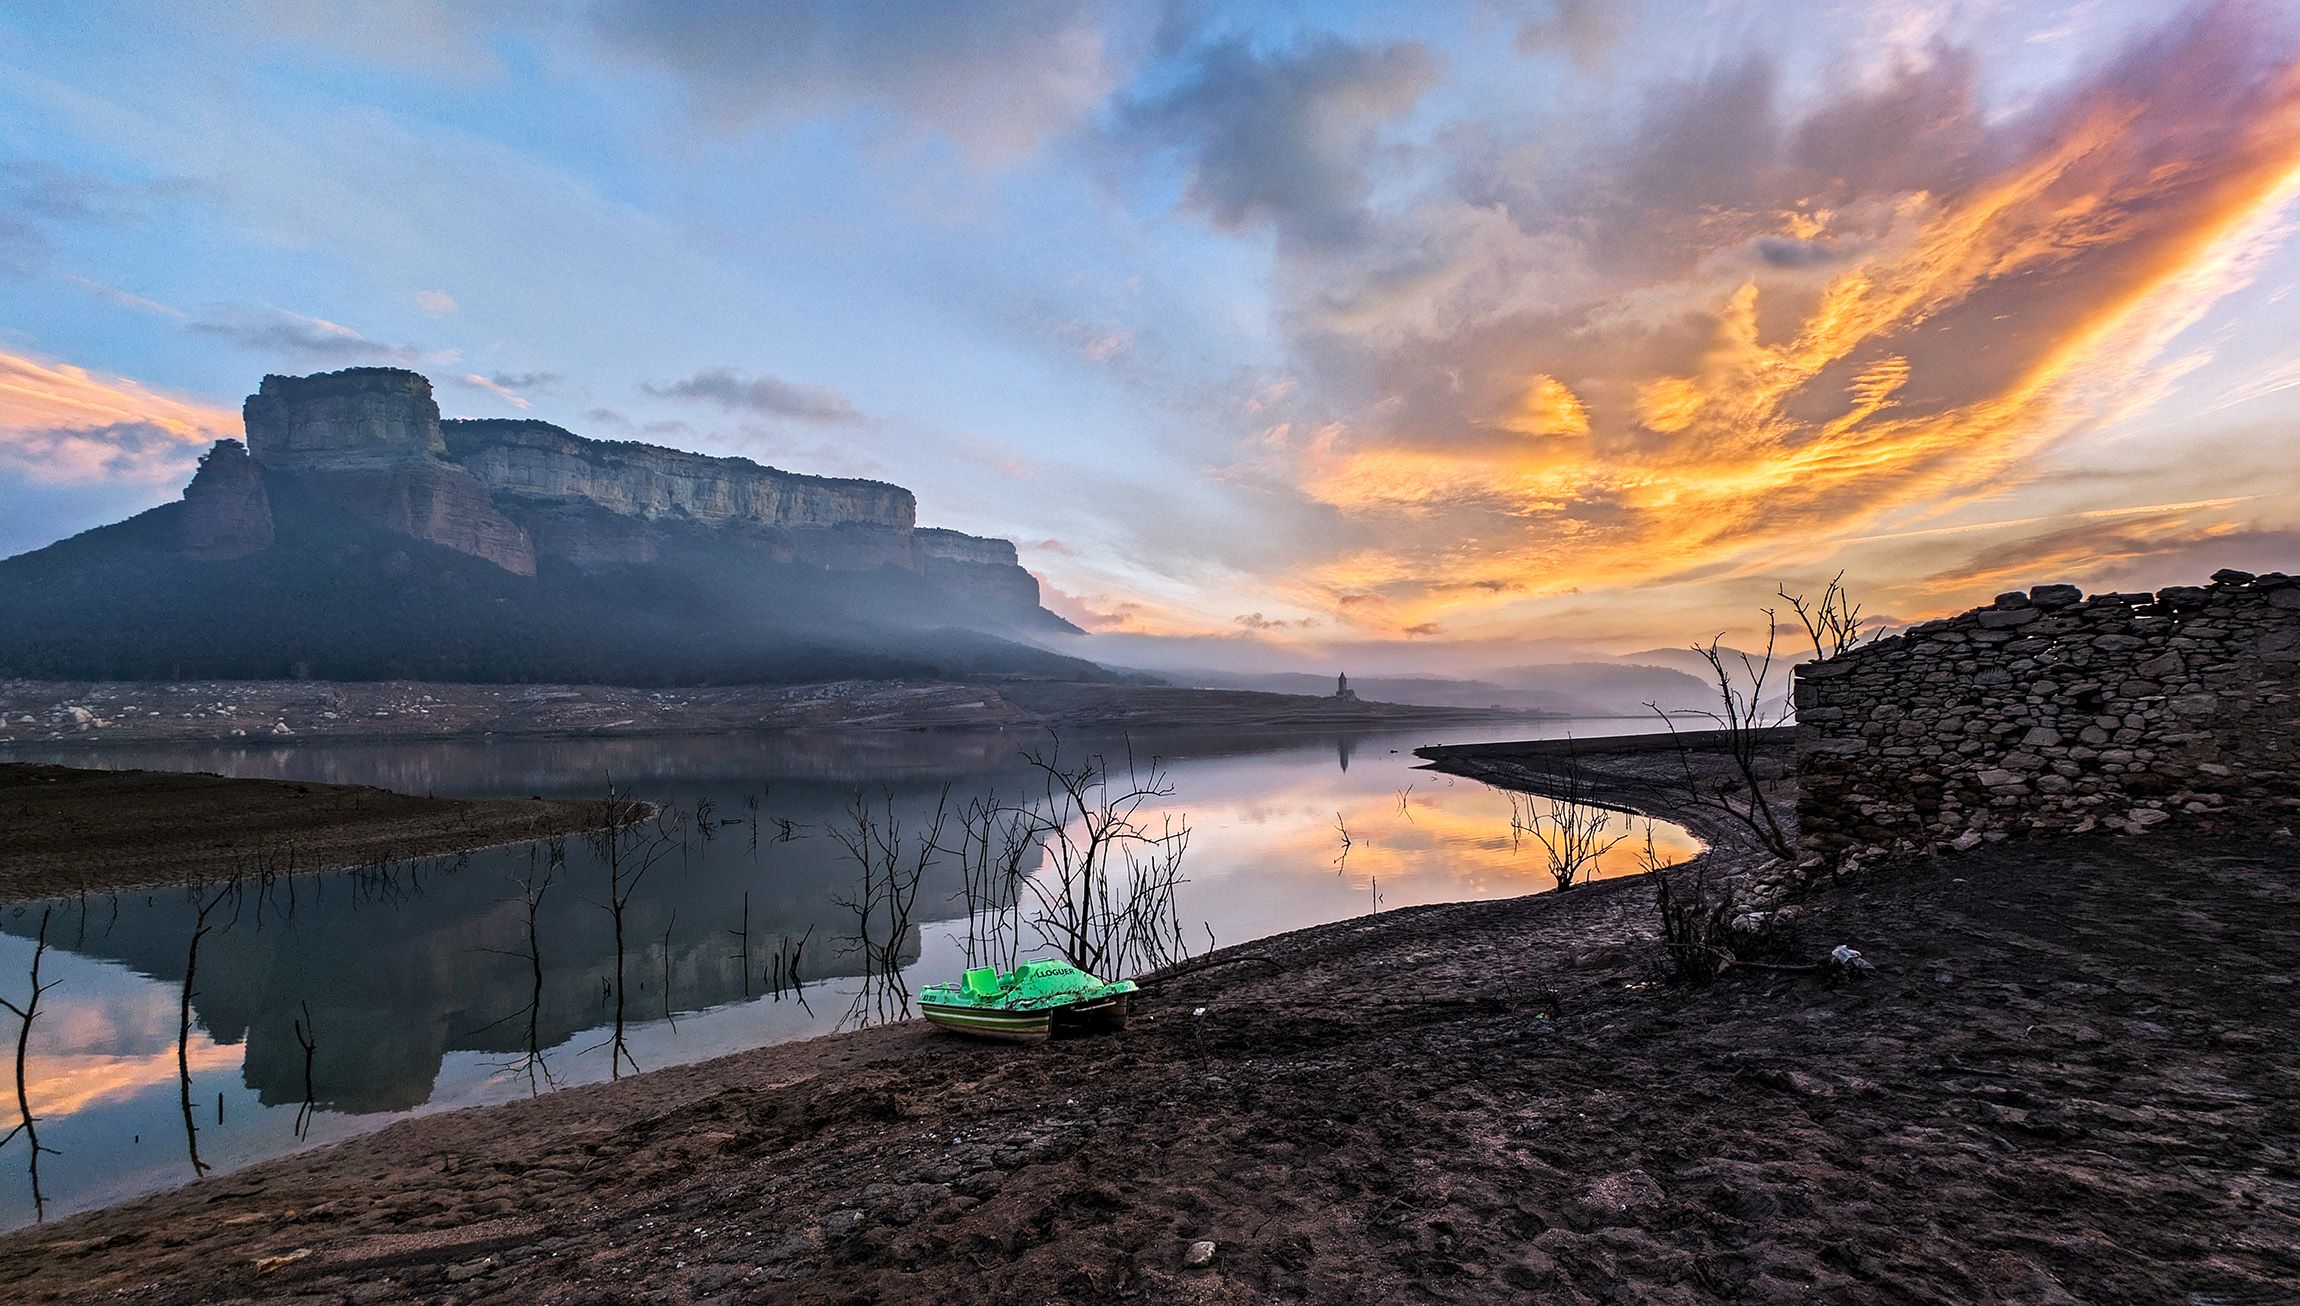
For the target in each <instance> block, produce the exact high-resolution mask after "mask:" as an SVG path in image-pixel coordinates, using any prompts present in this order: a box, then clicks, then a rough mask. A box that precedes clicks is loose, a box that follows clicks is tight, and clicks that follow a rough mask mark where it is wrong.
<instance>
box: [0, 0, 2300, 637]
mask: <svg viewBox="0 0 2300 1306" xmlns="http://www.w3.org/2000/svg"><path fill="white" fill-rule="evenodd" d="M2296 193H2300V9H2296V8H2295V7H2294V6H2291V5H2289V4H2283V3H2274V2H2273V0H2257V2H2254V3H2247V2H2245V0H2225V2H2221V3H2203V4H2192V5H2180V4H2168V3H2165V2H2164V0H1797V2H1796V3H1788V2H1786V0H1617V2H1611V3H1609V2H1607V0H1457V2H1454V3H1446V2H1442V0H1429V2H1428V3H1418V4H1414V5H1402V6H1401V5H1384V4H1370V3H1369V4H1351V3H1332V2H1324V3H1315V4H1312V3H1299V4H1283V3H1272V4H1259V5H1251V4H1224V3H1204V4H1191V3H1181V2H1176V3H1167V4H1129V3H1107V4H1089V3H1082V2H1081V3H1072V2H1070V0H972V2H971V3H965V4H960V3H912V4H900V3H892V2H890V0H876V2H872V0H793V2H792V3H786V4H779V5H774V6H765V5H753V4H746V3H736V2H735V0H593V2H589V3H574V2H559V0H461V2H451V0H343V2H341V3H335V4H329V5H313V4H305V3H299V2H297V0H207V2H206V3H202V4H198V5H175V6H153V5H148V4H131V3H122V4H112V3H107V2H106V0H78V2H77V3H73V4H69V5H66V4H53V5H48V4H34V5H19V6H9V7H7V8H5V9H0V556H4V555H9V554H14V553H18V552H21V551H24V550H27V549H31V548H35V547H38V546H40V545H43V544H46V543H48V542H50V541H52V540H54V539H58V538H61V537H63V536H67V535H70V534H72V533H75V532H77V531H80V530H85V529H88V528H90V527H92V526H96V525H99V524H102V523H104V522H107V521H111V520H116V519H118V518H120V517H123V516H125V515H127V514H129V513H131V512H134V511H138V510H141V509H143V508H147V507H150V506H152V505H154V504H157V503H161V502H165V501H166V500H168V499H170V498H173V497H175V496H176V495H177V494H178V493H179V492H180V491H181V488H182V486H183V484H184V482H185V481H186V480H187V479H188V477H189V475H190V472H191V469H192V467H193V464H194V462H195V460H196V458H197V456H198V455H199V453H200V452H201V451H202V450H203V449H204V448H205V447H206V445H207V444H208V443H209V442H210V441H212V440H214V439H216V438H219V437H228V436H235V435H237V434H238V433H239V418H238V404H239V400H240V398H241V397H242V396H244V395H246V394H247V393H249V392H250V391H252V390H253V389H254V388H255V386H256V383H257V382H258V380H259V379H260V378H261V377H262V376H263V375H264V374H265V373H267V372H281V373H308V372H315V371H323V370H332V369H335V368H340V367H348V366H358V365H370V364H381V365H396V366H404V367H411V368H415V369H417V370H419V371H422V372H424V373H425V374H426V375H428V376H430V377H431V378H432V379H433V381H434V383H435V385H436V387H437V391H438V394H439V398H440V402H441V405H442V408H443V409H444V411H445V412H446V413H447V414H448V415H450V416H471V417H505V416H526V417H536V418H542V419H546V420H549V421H553V422H557V423H559V424H561V425H563V426H566V427H568V428H569V429H571V430H574V431H576V432H578V433H580V434H584V435H590V436H595V437H602V438H614V439H640V440H647V441H652V442H656V443H662V444H667V445H672V446H675V447H679V448H688V449H697V450H702V451H706V452H711V453H721V454H738V455H742V456H746V457H750V458H754V459H757V460H759V461H761V462H765V463H769V464H771V465H774V466H778V467H783V468H786V469H789V470H793V471H802V472H812V473H819V474H825V475H840V476H868V477H874V478H878V479H883V480H888V481H893V482H895V483H897V484H900V485H904V486H907V487H909V488H911V489H912V490H914V491H915V492H916V493H917V496H918V500H919V515H920V521H921V522H922V524H931V525H938V526H948V527H954V528H957V529H960V530H966V531H972V532H976V533H979V534H988V535H998V536H1004V537H1007V538H1011V539H1013V540H1015V541H1016V542H1017V544H1018V546H1019V547H1020V550H1021V554H1022V558H1023V562H1024V564H1025V565H1026V566H1028V567H1030V568H1031V569H1032V570H1033V571H1034V572H1036V573H1037V574H1038V575H1039V576H1040V578H1041V581H1042V584H1043V586H1044V590H1045V593H1046V596H1047V601H1048V604H1049V606H1051V607H1053V608H1055V609H1056V610H1057V611H1059V612H1062V613H1063V614H1064V615H1066V616H1069V617H1071V618H1072V619H1073V620H1074V621H1076V622H1078V623H1079V624H1080V625H1081V626H1083V627H1085V628H1086V629H1088V630H1090V631H1093V632H1096V634H1095V638H1094V639H1093V640H1091V641H1088V645H1089V648H1088V649H1086V650H1082V651H1087V652H1088V653H1089V656H1095V655H1097V651H1099V655H1101V656H1104V657H1105V658H1106V660H1116V661H1123V662H1130V663H1134V664H1143V665H1153V664H1157V663H1159V662H1161V661H1164V662H1166V663H1169V664H1177V663H1200V664H1208V665H1232V666H1267V667H1279V666H1285V667H1303V666H1329V667H1330V666H1334V665H1342V664H1346V665H1348V666H1349V667H1350V669H1352V670H1364V671H1369V672H1370V671H1392V670H1408V669H1419V670H1452V671H1460V670H1475V669H1477V668H1481V667H1494V666H1501V665H1509V664H1519V663H1526V662H1538V661H1545V660H1555V659H1559V658H1566V657H1574V656H1583V655H1587V654H1592V653H1624V652H1630V651H1634V650H1637V649H1641V648H1649V647H1656V646H1681V645H1683V644H1685V643H1686V642H1688V641H1690V640H1695V639H1703V638H1706V637H1708V636H1711V635H1715V634H1718V633H1720V632H1723V633H1726V634H1727V635H1728V636H1730V637H1732V638H1735V639H1740V640H1744V641H1746V640H1749V639H1752V638H1761V635H1758V634H1755V633H1754V632H1758V631H1761V630H1762V629H1763V617H1762V615H1761V610H1762V609H1764V608H1766V607H1768V606H1774V607H1778V606H1779V604H1778V601H1777V600H1776V599H1775V598H1774V595H1775V591H1776V589H1777V587H1782V586H1786V587H1787V588H1788V589H1789V590H1791V591H1792V592H1800V591H1802V592H1815V591H1818V590H1819V589H1820V588H1821V586H1822V585H1824V584H1825V583H1826V582H1827V580H1828V578H1829V577H1831V576H1832V575H1834V574H1836V573H1838V572H1839V571H1843V572H1844V573H1846V576H1847V583H1848V584H1849V585H1850V586H1851V587H1852V588H1853V590H1854V591H1855V593H1856V594H1857V595H1859V596H1860V597H1861V598H1862V599H1863V600H1864V602H1865V605H1866V610H1867V611H1868V612H1869V613H1870V614H1872V615H1874V616H1877V617H1880V618H1884V619H1887V620H1891V621H1894V622H1903V621H1911V620H1917V619H1922V618H1925V617H1930V616H1937V615H1942V614H1945V613H1949V612H1954V611H1959V610H1962V609H1964V608H1966V607H1970V606H1973V605H1974V604H1977V603H1982V602H1986V601H1987V600H1989V599H1990V598H1991V597H1992V596H1994V595H1995V594H1997V593H1999V592H2001V591H2004V590H2008V589H2015V588H2024V587H2027V586H2030V585H2034V584H2041V583H2047V582H2074V583H2077V584H2080V585H2083V586H2085V587H2086V588H2087V589H2088V590H2098V589H2118V590H2134V589H2148V588H2153V587H2158V586H2163V585H2168V584H2177V583H2194V582H2197V581H2201V580H2202V579H2203V578H2204V577H2206V576H2208V575H2209V574H2210V573H2211V572H2212V571H2213V570H2215V569H2216V568H2220V567H2237V568H2240V569H2244V570H2249V571H2267V570H2279V569H2282V570H2291V569H2300V457H2295V454H2296V453H2300V438H2296V437H2295V434H2294V432H2295V430H2296V419H2300V299H2296V298H2295V297H2294V296H2293V295H2292V291H2293V288H2294V286H2295V284H2300V241H2296V240H2295V239H2294V238H2293V234H2292V230H2293V227H2292V224H2293V223H2294V221H2295V220H2296V217H2300V206H2295V204H2294V203H2293V200H2294V198H2295V194H2296ZM1783 615H1784V616H1786V613H1784V614H1783Z"/></svg>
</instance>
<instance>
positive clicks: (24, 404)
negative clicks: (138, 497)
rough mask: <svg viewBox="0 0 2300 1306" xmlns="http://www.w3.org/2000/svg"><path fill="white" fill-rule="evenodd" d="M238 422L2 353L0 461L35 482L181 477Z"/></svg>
mask: <svg viewBox="0 0 2300 1306" xmlns="http://www.w3.org/2000/svg"><path fill="white" fill-rule="evenodd" d="M239 428H240V415H239V413H238V412H237V411H235V410H233V409H229V408H225V407H222V406H219V405H215V404H209V403H204V402H201V401H199V400H196V399H188V398H179V397H176V396H173V395H168V394H163V393H161V392H159V391H156V390H150V389H147V388H145V387H144V386H142V385H139V384H138V383H136V382H134V381H131V380H128V379H126V378H125V377H116V376H104V375H102V374H100V373H96V372H90V371H88V370H87V369H85V368H79V367H73V366H71V365H70V364H68V363H52V362H46V361H43V360H40V359H36V358H31V357H28V356H26V355H23V354H12V353H6V352H0V466H5V467H8V468H11V469H14V470H17V471H20V472H22V473H24V474H26V475H29V476H31V477H32V478H34V479H36V480H43V481H56V482H65V481H118V480H129V481H143V482H159V481H167V480H171V479H175V478H178V477H181V476H183V475H184V474H185V473H187V472H188V471H189V470H190V468H191V466H192V462H193V459H194V458H195V457H196V456H197V454H198V453H199V451H200V450H201V449H202V448H204V447H206V446H207V445H208V444H210V443H212V442H213V441H215V440H218V439H222V438H225V437H229V436H236V435H238V434H239Z"/></svg>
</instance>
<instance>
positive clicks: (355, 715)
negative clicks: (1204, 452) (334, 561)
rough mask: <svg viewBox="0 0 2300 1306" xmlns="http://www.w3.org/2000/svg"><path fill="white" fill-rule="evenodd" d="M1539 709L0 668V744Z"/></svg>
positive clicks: (1072, 724)
mask: <svg viewBox="0 0 2300 1306" xmlns="http://www.w3.org/2000/svg"><path fill="white" fill-rule="evenodd" d="M1513 715H1514V717H1516V718H1520V719H1522V718H1524V717H1529V716H1540V715H1542V714H1540V713H1517V714H1509V713H1500V712H1494V711H1472V710H1469V709H1466V708H1449V707H1418V706H1409V705H1403V704H1396V703H1369V702H1362V701H1352V700H1340V699H1331V698H1312V697H1304V696H1301V695H1296V694H1262V693H1249V692H1245V691H1236V690H1218V689H1183V688H1176V687H1171V686H1164V685H1115V684H1068V683H1060V682H1053V681H1013V682H1006V683H1001V684H998V685H995V686H992V685H956V684H946V683H942V682H933V683H925V682H916V683H913V682H902V681H840V682H836V683H831V684H820V685H723V686H710V687H703V688H686V689H633V688H627V687H622V686H615V685H466V684H439V683H426V682H418V681H404V680H395V681H374V682H357V683H331V682H325V681H309V680H238V681H166V682H162V681H53V680H0V749H5V748H6V747H7V746H8V745H10V744H16V745H36V746H53V745H56V744H69V745H73V746H80V745H103V744H149V743H164V742H174V741H187V742H201V743H225V742H230V741H233V740H245V741H247V742H248V743H251V744H254V743H263V744H279V743H292V742H295V741H297V740H304V739H344V740H350V739H359V740H370V739H459V738H473V737H481V736H491V735H492V736H524V737H543V738H553V737H558V738H567V737H576V738H580V737H591V736H608V737H626V736H646V735H669V734H676V735H696V734H714V733H727V732H736V731H747V730H818V729H841V730H851V729H878V730H898V729H899V730H917V729H992V730H995V729H1011V730H1018V731H1040V730H1045V729H1049V728H1052V729H1059V730H1081V731H1113V730H1140V729H1150V728H1156V729H1161V730H1208V729H1224V730H1228V729H1235V730H1274V729H1289V728H1294V729H1328V730H1330V729H1337V728H1356V729H1380V728H1386V727H1392V726H1423V725H1452V724H1462V723H1468V722H1480V721H1493V720H1497V719H1511V718H1512V716H1513Z"/></svg>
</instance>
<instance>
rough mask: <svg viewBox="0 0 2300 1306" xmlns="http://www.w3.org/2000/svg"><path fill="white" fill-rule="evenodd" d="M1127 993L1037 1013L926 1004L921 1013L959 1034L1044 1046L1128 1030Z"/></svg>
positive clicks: (922, 1005)
mask: <svg viewBox="0 0 2300 1306" xmlns="http://www.w3.org/2000/svg"><path fill="white" fill-rule="evenodd" d="M1126 998H1127V995H1126V994H1123V993H1119V994H1112V995H1111V996H1109V997H1104V998H1095V999H1093V1000H1091V1001H1088V1002H1072V1003H1066V1004H1064V1005H1062V1006H1059V1007H1040V1008H1037V1009H1036V1010H1033V1011H1000V1010H998V1009H997V1008H995V1007H963V1006H953V1005H950V1004H947V1003H940V1002H922V1003H920V1004H919V1012H920V1014H922V1015H924V1016H925V1017H926V1018H927V1020H928V1021H929V1022H930V1023H932V1024H935V1025H939V1026H941V1027H942V1028H944V1029H947V1030H949V1031H951V1032H952V1033H955V1034H970V1035H973V1036H974V1037H976V1038H994V1039H1000V1040H1003V1041H1005V1042H1008V1043H1043V1042H1045V1041H1046V1040H1047V1039H1049V1038H1051V1037H1053V1036H1054V1035H1056V1034H1065V1035H1068V1034H1081V1033H1086V1032H1088V1031H1091V1030H1101V1029H1123V1028H1125V1027H1126V1005H1127V1003H1126Z"/></svg>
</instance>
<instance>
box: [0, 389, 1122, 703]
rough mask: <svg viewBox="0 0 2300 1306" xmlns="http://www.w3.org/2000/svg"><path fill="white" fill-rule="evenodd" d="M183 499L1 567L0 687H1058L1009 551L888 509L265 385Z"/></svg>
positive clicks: (1039, 610)
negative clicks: (397, 683) (81, 682)
mask: <svg viewBox="0 0 2300 1306" xmlns="http://www.w3.org/2000/svg"><path fill="white" fill-rule="evenodd" d="M244 415H245V419H246V439H245V441H244V442H243V441H240V440H219V441H217V442H216V444H215V446H214V447H213V448H212V449H210V450H209V451H208V453H207V455H206V456H205V457H203V458H202V459H201V460H200V466H199V471H198V472H197V473H196V474H195V475H194V476H193V477H192V479H191V483H190V484H189V485H188V486H186V487H185V489H184V494H183V498H182V499H181V500H179V501H177V502H174V503H167V504H162V505H160V506H159V507H157V508H153V509H150V510H149V511H146V512H143V513H140V514H138V515H136V516H134V517H131V518H129V519H127V520H125V521H121V522H115V523H113V524H111V525H109V526H99V527H97V528H96V529H94V530H91V531H86V532H83V533H82V534H79V535H76V536H73V537H72V538H70V539H67V540H60V541H58V542H56V543H54V544H51V545H49V546H47V547H46V548H43V549H36V550H33V551H32V552H30V553H26V554H22V555H19V556H17V557H14V558H8V559H0V612H6V613H8V614H9V618H10V619H9V620H8V621H5V622H0V679H4V678H8V677H21V678H28V679H67V680H78V679H87V680H171V681H172V680H182V679H186V678H194V679H215V680H265V679H285V680H306V679H309V680H335V681H363V680H400V679H405V680H425V681H460V682H476V683H528V684H534V683H552V684H559V683H566V684H594V685H627V686H639V685H645V686H664V685H738V684H812V683H819V682H822V681H830V680H867V681H885V680H942V681H964V682H968V683H979V682H981V681H984V680H998V681H1010V680H1034V679H1058V680H1072V681H1101V680H1108V679H1111V678H1112V677H1113V675H1114V673H1112V672H1109V671H1108V670H1106V669H1104V668H1102V667H1098V666H1095V665H1094V664H1093V663H1091V662H1087V661H1084V660H1081V659H1079V658H1076V657H1071V656H1068V655H1066V654H1063V653H1059V652H1056V651H1054V650H1052V649H1049V648H1047V647H1045V646H1044V644H1043V643H1042V642H1037V641H1038V638H1039V637H1043V636H1061V635H1067V634H1075V633H1077V630H1076V628H1075V627H1073V626H1071V625H1070V624H1069V623H1068V622H1066V621H1064V620H1062V619H1061V618H1060V617H1058V616H1056V615H1054V614H1053V613H1051V612H1049V611H1047V610H1046V609H1045V608H1044V607H1042V606H1040V605H1039V601H1038V600H1039V592H1038V582H1037V580H1036V579H1035V578H1034V577H1032V576H1031V574H1030V573H1029V572H1028V571H1026V570H1024V569H1023V568H1022V566H1021V563H1020V559H1019V558H1018V557H1017V556H1016V553H1015V548H1014V545H1012V544H1011V543H1009V542H1007V541H1005V540H998V539H984V538H980V537H977V536H972V535H964V534H961V533H959V532H957V531H949V530H936V529H932V528H927V529H921V528H920V527H919V526H918V524H917V518H918V503H917V500H916V499H915V498H914V497H913V496H912V494H911V492H910V491H908V490H906V489H903V488H902V487H900V486H896V485H887V484H884V483H881V482H877V481H866V480H852V479H840V478H835V477H826V476H807V475H803V474H800V473H796V472H786V471H782V470H780V469H777V468H773V467H764V466H761V465H759V464H758V463H754V462H752V461H750V460H748V459H745V458H724V457H712V456H709V455H706V454H699V453H689V452H685V451H682V450H678V449H665V448H659V447H656V446H653V445H646V444H636V443H631V442H627V441H614V440H592V439H586V438H584V437H583V436H580V435H577V434H575V433H574V432H572V431H567V430H563V429H561V428H559V427H557V426H553V425H551V424H550V423H547V422H538V421H456V420H442V419H441V417H440V413H439V405H438V404H437V403H435V402H434V401H433V399H432V394H431V383H430V382H429V381H427V380H425V379H424V378H423V377H422V376H420V375H418V374H417V373H414V372H409V371H403V370H400V369H397V368H374V367H368V368H353V369H350V370H347V371H341V372H330V373H323V374H321V375H317V376H301V377H295V376H268V377H265V378H264V380H263V384H262V386H261V388H259V389H258V390H257V392H256V393H255V394H253V395H250V396H248V400H247V404H246V407H245V410H244Z"/></svg>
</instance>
